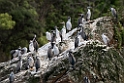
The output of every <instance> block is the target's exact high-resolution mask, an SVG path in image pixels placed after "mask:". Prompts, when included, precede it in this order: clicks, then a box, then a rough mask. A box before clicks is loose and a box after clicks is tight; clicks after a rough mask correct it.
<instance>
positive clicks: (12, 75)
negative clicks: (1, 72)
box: [9, 71, 15, 83]
mask: <svg viewBox="0 0 124 83" xmlns="http://www.w3.org/2000/svg"><path fill="white" fill-rule="evenodd" d="M14 79H15V75H14V72H13V71H12V72H11V73H10V75H9V83H13V82H14Z"/></svg>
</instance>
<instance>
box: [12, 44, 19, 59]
mask: <svg viewBox="0 0 124 83" xmlns="http://www.w3.org/2000/svg"><path fill="white" fill-rule="evenodd" d="M20 50H21V47H20V46H19V48H18V49H17V50H11V51H10V54H11V59H13V58H15V57H17V56H18V54H19V51H20Z"/></svg>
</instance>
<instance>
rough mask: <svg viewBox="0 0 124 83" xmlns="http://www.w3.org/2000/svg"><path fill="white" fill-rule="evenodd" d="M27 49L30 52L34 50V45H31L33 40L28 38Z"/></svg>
mask: <svg viewBox="0 0 124 83" xmlns="http://www.w3.org/2000/svg"><path fill="white" fill-rule="evenodd" d="M29 51H30V52H32V53H33V52H34V45H33V41H32V40H30V44H29Z"/></svg>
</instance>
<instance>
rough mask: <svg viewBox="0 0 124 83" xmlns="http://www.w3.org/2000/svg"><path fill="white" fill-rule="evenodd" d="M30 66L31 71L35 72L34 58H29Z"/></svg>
mask: <svg viewBox="0 0 124 83" xmlns="http://www.w3.org/2000/svg"><path fill="white" fill-rule="evenodd" d="M28 65H29V68H30V70H33V67H34V59H33V57H32V56H29V58H28Z"/></svg>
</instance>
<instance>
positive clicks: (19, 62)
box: [16, 51, 22, 72]
mask: <svg viewBox="0 0 124 83" xmlns="http://www.w3.org/2000/svg"><path fill="white" fill-rule="evenodd" d="M18 58H19V61H18V63H17V69H16V70H17V72H19V71H20V70H21V68H22V55H21V51H19V55H18Z"/></svg>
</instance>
